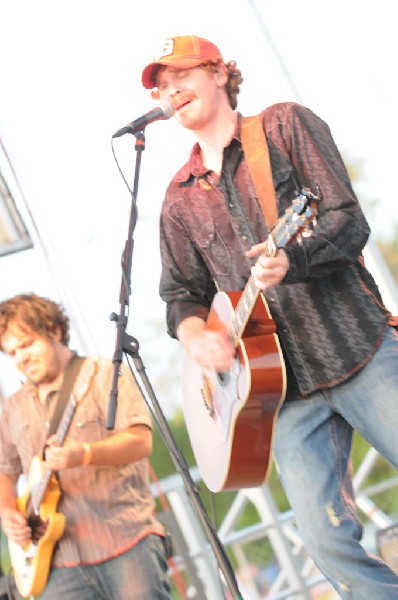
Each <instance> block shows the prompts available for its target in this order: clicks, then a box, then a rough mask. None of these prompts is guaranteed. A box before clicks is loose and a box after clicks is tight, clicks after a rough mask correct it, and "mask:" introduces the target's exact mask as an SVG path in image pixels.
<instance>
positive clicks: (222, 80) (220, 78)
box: [214, 64, 228, 87]
mask: <svg viewBox="0 0 398 600" xmlns="http://www.w3.org/2000/svg"><path fill="white" fill-rule="evenodd" d="M214 74H215V78H216V81H217V84H218V85H219V86H220V87H224V86H225V85H226V84H227V81H228V69H227V67H226V66H225V65H224V64H218V65H217V68H216V70H215V71H214Z"/></svg>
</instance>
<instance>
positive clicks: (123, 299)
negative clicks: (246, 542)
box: [106, 129, 243, 600]
mask: <svg viewBox="0 0 398 600" xmlns="http://www.w3.org/2000/svg"><path fill="white" fill-rule="evenodd" d="M131 133H133V135H134V136H135V138H136V144H135V150H136V164H135V174H134V185H133V191H132V194H131V196H132V198H131V200H132V202H131V211H130V222H129V228H128V236H127V240H126V244H125V247H124V251H123V256H122V280H121V285H120V295H119V302H120V312H119V314H118V315H117V314H116V313H112V314H111V316H110V319H111V321H114V322H115V323H116V329H117V334H116V343H115V351H114V355H113V364H114V371H113V379H112V387H111V391H110V398H109V406H108V416H107V423H106V427H107V429H113V428H114V425H115V415H116V410H117V396H118V377H119V371H120V365H121V363H122V360H123V353H126V354H127V355H129V356H131V357H132V359H133V362H134V366H135V369H136V371H137V373H139V375H140V377H141V379H142V381H143V384H144V387H145V390H146V392H147V394H148V396H149V398H150V399H151V403H152V406H149V409H150V411H151V413H152V415H153V417H154V419H155V421H156V423H157V426H158V428H159V431H160V434H161V436H162V438H163V440H164V442H165V444H166V445H167V448H168V449H169V452H170V456H171V458H172V460H173V463H174V465H175V467H176V469H177V471H178V472H179V474H180V475H181V477H182V480H183V482H184V486H185V490H186V492H187V495H188V497H189V499H190V500H191V502H192V505H193V507H194V508H195V511H196V514H197V516H198V518H199V521H200V523H201V525H202V527H203V530H204V532H205V534H206V536H207V538H208V541H209V544H210V546H211V548H212V549H213V552H214V555H215V557H216V559H217V563H218V565H219V568H220V570H221V572H222V573H223V575H224V578H225V581H226V583H227V585H228V587H229V590H230V592H231V594H232V597H233V599H234V600H243V596H242V595H241V593H240V591H239V587H238V584H237V581H236V578H235V574H234V571H233V569H232V566H231V563H230V562H229V559H228V556H227V554H226V552H225V549H224V547H223V545H222V543H221V541H220V539H219V537H218V535H217V533H216V531H215V529H214V527H213V525H212V523H211V521H210V520H209V518H208V515H207V513H206V509H205V507H204V505H203V502H202V499H201V497H200V495H199V488H198V487H197V486H196V485H195V482H194V481H193V479H192V477H191V474H190V471H189V467H188V465H187V463H186V461H185V458H184V456H183V455H182V453H181V452H180V450H179V448H178V446H177V444H176V442H175V439H174V437H173V434H172V432H171V429H170V427H169V424H168V422H167V420H166V418H165V416H164V414H163V412H162V410H161V408H160V404H159V402H158V400H157V398H156V395H155V392H154V390H153V388H152V385H151V383H150V381H149V379H148V376H147V374H146V371H145V366H144V364H143V362H142V359H141V357H140V355H139V343H138V341H137V340H136V339H135V338H134V337H132V336H130V335H129V334H127V333H126V327H127V321H128V306H129V297H130V295H131V267H132V258H133V248H134V239H133V233H134V229H135V226H136V223H137V215H138V213H137V205H136V198H137V191H138V181H139V172H140V168H141V160H142V152H143V150H145V135H144V129H143V130H141V131H138V132H133V131H131ZM127 363H128V365H129V367H130V370H131V372H132V375H133V377H134V378H135V376H134V373H133V371H132V368H131V365H130V363H129V361H128V358H127Z"/></svg>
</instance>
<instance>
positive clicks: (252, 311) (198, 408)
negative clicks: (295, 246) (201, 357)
mask: <svg viewBox="0 0 398 600" xmlns="http://www.w3.org/2000/svg"><path fill="white" fill-rule="evenodd" d="M317 201H318V198H317V197H316V196H314V195H313V194H311V193H310V192H309V191H308V190H303V191H302V192H301V193H300V194H299V195H298V196H297V197H296V198H294V200H293V201H292V204H291V206H290V207H289V208H288V209H287V210H286V211H285V213H284V215H283V216H282V217H281V218H280V219H279V220H278V221H277V223H276V225H275V227H274V228H273V230H272V231H271V233H270V234H269V235H268V237H267V240H266V242H267V248H266V250H265V251H264V252H263V256H267V257H269V256H273V255H275V253H276V251H277V249H278V248H283V247H286V246H288V245H290V244H291V243H292V242H293V241H295V240H296V239H297V238H299V242H300V241H301V242H302V241H303V238H305V237H306V236H309V235H311V233H312V228H313V227H314V224H315V222H316V203H317ZM207 327H208V328H210V329H213V330H215V331H222V332H227V334H228V336H229V338H230V340H231V341H232V343H233V344H234V347H235V350H236V355H235V360H234V363H233V366H232V367H231V369H230V370H229V371H226V372H216V371H212V370H203V369H202V368H201V367H200V366H199V365H198V364H197V363H196V362H195V361H193V360H192V359H191V358H190V357H188V355H186V357H185V363H184V368H183V377H182V379H183V412H184V417H185V421H186V426H187V430H188V435H189V438H190V442H191V446H192V450H193V453H194V455H195V458H196V462H197V465H198V468H199V471H200V474H201V477H202V479H203V481H204V483H205V484H206V486H207V487H208V488H209V489H210V490H211V491H213V492H219V491H222V490H227V489H239V488H244V487H256V486H258V485H261V484H262V483H264V482H265V481H266V478H267V476H268V472H269V469H270V464H271V462H272V461H271V459H270V456H271V449H272V440H273V429H274V422H275V420H276V417H277V415H278V413H279V409H280V407H281V405H282V402H283V400H284V398H285V394H286V371H285V364H284V359H283V355H282V350H281V347H280V343H279V340H278V336H277V333H276V325H275V322H274V321H273V319H272V317H271V313H270V310H269V307H268V305H267V302H266V300H265V298H264V295H263V294H262V293H260V290H259V288H258V287H257V286H256V285H255V283H254V278H253V276H250V278H249V280H248V281H247V283H246V286H245V288H244V290H243V292H217V293H216V295H215V297H214V300H213V303H212V306H211V308H210V312H209V316H208V319H207Z"/></svg>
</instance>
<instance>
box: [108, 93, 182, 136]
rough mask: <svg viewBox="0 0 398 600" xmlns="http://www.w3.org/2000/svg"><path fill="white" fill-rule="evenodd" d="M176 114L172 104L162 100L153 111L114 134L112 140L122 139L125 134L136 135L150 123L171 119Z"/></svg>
mask: <svg viewBox="0 0 398 600" xmlns="http://www.w3.org/2000/svg"><path fill="white" fill-rule="evenodd" d="M173 114H174V106H173V105H172V104H171V103H170V102H166V100H160V101H159V102H158V104H157V106H155V107H154V108H152V110H150V111H149V112H147V113H145V114H144V115H142V116H141V117H138V119H135V121H132V122H131V123H129V124H128V125H126V127H122V128H121V129H119V130H118V131H117V132H116V133H114V134H113V136H112V138H117V137H120V136H121V135H124V134H125V133H135V132H136V131H141V129H144V128H145V127H146V126H147V125H149V123H153V122H154V121H158V120H159V119H170V117H172V116H173Z"/></svg>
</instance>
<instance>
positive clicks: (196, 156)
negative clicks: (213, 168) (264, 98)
mask: <svg viewBox="0 0 398 600" xmlns="http://www.w3.org/2000/svg"><path fill="white" fill-rule="evenodd" d="M237 114H238V119H237V123H236V128H235V131H234V133H233V135H232V138H231V140H230V142H229V144H228V146H226V147H229V146H230V145H231V143H232V141H233V140H237V141H238V142H239V143H240V138H241V121H242V115H241V113H240V112H238V113H237ZM208 172H209V171H208V169H206V168H205V167H204V165H203V162H202V155H201V152H200V146H199V144H198V143H197V142H196V144H195V145H194V146H193V148H192V150H191V155H190V157H189V160H188V162H186V163H185V165H184V166H183V167H182V168H181V169H180V170H179V171H178V173H177V174H176V176H175V181H176V182H177V183H183V182H187V181H189V179H190V178H191V177H194V178H199V177H203V176H204V175H206V173H208Z"/></svg>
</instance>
